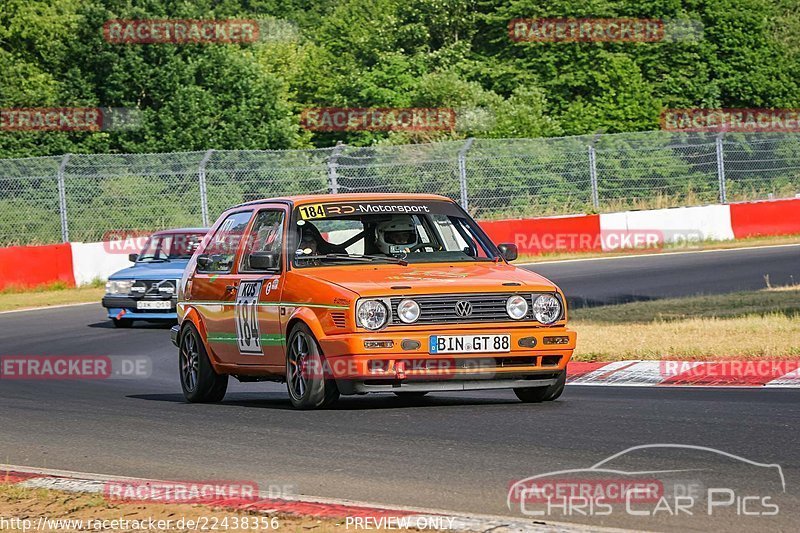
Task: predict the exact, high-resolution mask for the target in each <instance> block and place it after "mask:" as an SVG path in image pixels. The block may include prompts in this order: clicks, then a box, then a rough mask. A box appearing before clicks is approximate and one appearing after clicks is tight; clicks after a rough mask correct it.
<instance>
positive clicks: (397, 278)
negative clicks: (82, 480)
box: [303, 262, 556, 296]
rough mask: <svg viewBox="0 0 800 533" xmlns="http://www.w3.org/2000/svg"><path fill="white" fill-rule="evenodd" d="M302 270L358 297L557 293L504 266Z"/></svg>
mask: <svg viewBox="0 0 800 533" xmlns="http://www.w3.org/2000/svg"><path fill="white" fill-rule="evenodd" d="M303 270H304V272H303V274H304V275H308V276H311V277H314V278H316V279H319V280H322V281H327V282H329V283H335V284H336V285H339V286H341V287H344V288H346V289H349V290H351V291H354V292H356V293H358V294H359V295H360V296H387V295H389V294H391V293H393V292H396V291H398V290H402V293H398V294H408V295H412V294H447V293H454V292H459V293H464V292H511V291H530V292H537V291H553V290H555V289H556V287H555V285H554V284H553V283H552V282H551V281H549V280H548V279H546V278H544V277H542V276H540V275H539V274H535V273H533V272H530V271H527V270H523V269H521V268H517V267H514V266H511V265H508V264H505V263H489V262H486V263H483V262H481V263H464V264H463V265H460V264H453V263H441V264H432V263H428V264H418V265H415V264H409V265H408V266H402V265H392V264H388V265H386V264H381V265H369V266H362V265H359V266H349V265H348V266H331V267H312V268H308V270H307V271H306V269H303ZM514 283H516V284H518V285H513V284H514Z"/></svg>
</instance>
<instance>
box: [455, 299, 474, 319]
mask: <svg viewBox="0 0 800 533" xmlns="http://www.w3.org/2000/svg"><path fill="white" fill-rule="evenodd" d="M456 314H457V315H458V316H460V317H468V316H470V315H471V314H472V304H471V303H469V302H467V301H464V300H459V301H458V302H456Z"/></svg>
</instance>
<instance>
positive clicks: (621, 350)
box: [570, 286, 800, 361]
mask: <svg viewBox="0 0 800 533" xmlns="http://www.w3.org/2000/svg"><path fill="white" fill-rule="evenodd" d="M570 319H571V324H570V325H571V326H572V327H573V328H574V329H575V330H576V331H577V332H578V347H577V349H576V350H575V360H578V361H616V360H621V359H715V358H747V357H759V358H800V286H793V287H781V288H771V289H763V290H760V291H752V292H739V293H732V294H723V295H714V296H693V297H688V298H670V299H663V300H652V301H642V302H632V303H626V304H619V305H605V306H600V307H590V308H583V309H574V310H573V311H571V313H570Z"/></svg>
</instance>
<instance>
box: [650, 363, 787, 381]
mask: <svg viewBox="0 0 800 533" xmlns="http://www.w3.org/2000/svg"><path fill="white" fill-rule="evenodd" d="M737 363H739V364H738V365H737ZM748 363H750V364H748ZM797 368H800V361H783V362H778V361H765V360H754V361H749V362H748V361H732V362H731V361H728V362H707V363H704V364H702V365H697V366H696V367H694V368H691V369H688V370H686V371H683V372H681V373H680V374H677V375H675V376H671V377H666V378H665V379H664V381H662V382H661V383H660V385H694V386H717V387H719V386H729V387H753V386H759V385H761V386H763V385H766V384H767V383H769V382H770V381H772V380H775V379H778V378H781V377H783V376H785V375H786V374H788V373H789V372H792V371H794V370H797Z"/></svg>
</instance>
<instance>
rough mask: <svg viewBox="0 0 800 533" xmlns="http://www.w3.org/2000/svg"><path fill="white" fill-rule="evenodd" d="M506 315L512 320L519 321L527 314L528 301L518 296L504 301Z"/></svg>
mask: <svg viewBox="0 0 800 533" xmlns="http://www.w3.org/2000/svg"><path fill="white" fill-rule="evenodd" d="M506 313H508V316H510V317H511V318H513V319H514V320H521V319H523V318H525V316H526V315H527V314H528V301H527V300H526V299H525V298H523V297H522V296H520V295H518V294H517V295H515V296H512V297H511V298H509V299H508V300H506Z"/></svg>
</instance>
